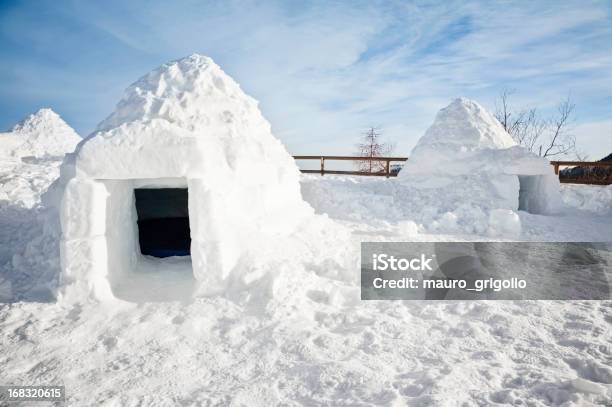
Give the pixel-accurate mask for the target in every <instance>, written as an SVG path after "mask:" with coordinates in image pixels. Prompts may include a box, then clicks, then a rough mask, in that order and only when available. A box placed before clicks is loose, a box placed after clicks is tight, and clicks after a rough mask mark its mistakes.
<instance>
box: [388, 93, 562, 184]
mask: <svg viewBox="0 0 612 407" xmlns="http://www.w3.org/2000/svg"><path fill="white" fill-rule="evenodd" d="M550 172H552V169H551V167H550V165H549V164H548V161H546V160H545V159H542V158H541V157H538V156H536V155H535V154H532V153H530V152H529V151H528V150H526V149H525V148H523V147H520V146H519V145H518V144H517V143H516V142H515V141H514V140H513V139H512V137H511V136H510V135H509V134H508V133H507V132H506V131H505V130H504V128H503V127H502V125H501V124H500V123H499V122H498V121H497V119H495V117H493V115H492V114H491V113H489V112H488V111H487V110H486V109H485V108H484V107H482V106H481V105H480V104H478V103H476V102H475V101H473V100H469V99H465V98H458V99H455V100H453V101H452V102H451V104H450V105H448V106H446V107H445V108H443V109H441V110H440V111H439V112H438V114H437V115H436V118H435V120H434V122H433V124H432V125H431V126H430V127H429V128H428V129H427V131H426V132H425V134H424V135H423V137H421V138H420V139H419V141H418V142H417V144H416V146H415V147H414V148H413V149H412V152H411V153H410V156H409V160H408V162H407V163H406V165H405V166H404V169H403V170H402V171H401V172H400V179H403V180H405V181H414V180H418V176H417V174H420V176H421V177H422V176H423V175H424V174H428V175H432V174H438V175H450V176H452V175H461V174H474V173H487V174H499V173H508V174H525V175H528V174H547V173H550ZM426 178H427V177H424V178H423V179H426Z"/></svg>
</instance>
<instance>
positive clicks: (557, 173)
mask: <svg viewBox="0 0 612 407" xmlns="http://www.w3.org/2000/svg"><path fill="white" fill-rule="evenodd" d="M555 175H559V164H555Z"/></svg>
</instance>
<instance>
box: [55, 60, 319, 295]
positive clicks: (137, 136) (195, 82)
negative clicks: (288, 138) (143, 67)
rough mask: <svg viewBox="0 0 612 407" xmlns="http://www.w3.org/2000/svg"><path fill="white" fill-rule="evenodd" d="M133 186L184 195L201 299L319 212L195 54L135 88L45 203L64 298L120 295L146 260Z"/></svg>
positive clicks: (239, 102)
mask: <svg viewBox="0 0 612 407" xmlns="http://www.w3.org/2000/svg"><path fill="white" fill-rule="evenodd" d="M136 188H187V190H188V207H189V209H188V210H189V226H190V231H191V261H190V262H188V264H187V267H191V268H192V273H193V277H194V278H195V284H196V285H197V291H198V292H200V293H208V292H218V291H220V290H223V289H224V288H225V287H226V286H227V284H229V282H230V280H231V276H232V273H236V272H238V271H237V270H238V267H236V266H237V264H238V263H239V261H240V259H241V258H242V257H243V256H247V255H249V256H251V258H254V259H256V261H264V262H265V261H266V259H265V258H262V257H264V256H265V255H264V254H263V252H264V251H263V250H261V248H262V247H263V246H266V245H268V246H272V245H275V244H276V243H275V242H277V241H278V240H279V239H283V237H284V236H287V235H288V234H290V233H291V232H292V231H294V230H295V229H296V228H297V227H298V225H299V224H301V223H304V222H305V221H306V220H308V219H309V218H311V217H313V216H314V215H313V210H312V208H311V207H310V206H309V205H308V204H306V203H305V202H304V201H303V200H302V197H301V194H300V186H299V170H298V168H297V167H296V165H295V163H294V160H293V158H292V157H291V156H290V155H289V154H288V153H287V151H286V150H285V148H284V147H283V145H282V144H281V143H280V142H279V140H277V139H276V138H275V137H274V136H273V135H272V133H271V129H270V124H269V123H268V122H267V121H266V120H265V119H264V118H263V116H262V114H261V113H260V111H259V109H258V106H257V102H256V101H255V100H254V99H252V98H251V97H249V96H247V95H246V94H244V93H243V91H242V90H241V89H240V87H239V85H238V84H237V83H236V82H234V80H232V79H231V78H230V77H229V76H228V75H226V74H225V73H224V72H223V71H222V70H221V69H220V68H219V66H217V65H216V64H215V63H214V62H213V61H212V60H211V59H210V58H208V57H205V56H201V55H197V54H194V55H191V56H189V57H187V58H184V59H181V60H177V61H174V62H170V63H167V64H164V65H162V66H161V67H159V68H157V69H155V70H154V71H152V72H151V73H149V74H147V75H145V76H144V77H142V78H141V79H139V80H138V81H137V82H136V83H134V84H133V85H131V86H130V87H129V88H128V89H127V91H126V93H125V96H124V97H123V99H122V100H121V101H120V102H119V104H118V105H117V108H116V110H115V111H114V112H113V113H112V114H111V115H110V116H109V117H108V118H107V119H105V120H104V121H102V122H101V123H100V124H99V126H98V128H97V130H96V131H95V132H94V133H93V134H92V135H91V136H90V137H88V138H87V139H86V140H84V141H83V142H82V143H81V144H80V145H79V147H78V148H77V151H76V152H75V154H73V155H72V156H70V157H68V158H67V160H66V161H65V163H64V166H63V168H62V175H61V178H60V180H59V182H58V183H57V186H56V191H55V192H54V193H51V194H50V197H49V199H50V200H55V201H56V202H57V201H59V200H60V199H61V205H60V206H61V209H60V212H61V231H62V236H61V245H60V246H61V247H60V248H61V250H60V251H61V269H62V271H61V292H62V295H63V296H64V297H70V296H71V295H77V296H78V295H82V294H83V293H86V294H89V295H91V296H92V297H94V298H98V299H103V298H110V297H113V285H120V284H121V282H122V281H123V279H124V277H125V276H127V275H129V274H130V273H134V270H142V269H143V268H146V264H149V263H150V261H151V258H145V256H143V255H142V254H141V253H140V251H139V248H138V243H137V242H138V227H137V219H136V210H135V203H134V202H135V201H134V199H135V198H134V189H136ZM155 261H156V262H158V263H159V264H164V262H167V263H168V264H170V262H171V261H172V260H171V259H156V260H155Z"/></svg>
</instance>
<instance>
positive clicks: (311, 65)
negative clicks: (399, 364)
mask: <svg viewBox="0 0 612 407" xmlns="http://www.w3.org/2000/svg"><path fill="white" fill-rule="evenodd" d="M45 4H46V5H45V7H46V8H48V9H45V10H41V9H40V7H41V6H40V5H36V4H35V3H32V4H25V5H17V6H15V7H12V8H8V9H5V10H3V11H2V15H0V27H2V28H0V36H1V37H0V40H5V39H6V40H8V41H9V42H10V43H11V44H13V47H11V48H10V49H4V50H1V51H0V53H1V56H2V59H3V61H4V60H8V61H11V62H10V68H2V69H3V73H4V72H5V71H6V74H7V75H8V76H10V77H12V78H14V80H13V81H12V82H11V84H9V85H6V84H5V85H0V94H1V95H3V96H6V95H10V96H11V100H12V101H16V102H17V103H16V105H17V106H23V107H24V108H25V107H29V106H31V105H33V104H34V103H35V101H36V98H37V95H43V96H44V97H43V99H44V100H48V101H49V104H51V105H52V106H53V101H54V99H56V100H58V101H59V104H60V105H61V110H63V111H61V113H64V112H65V113H66V115H67V116H68V118H69V119H73V121H75V122H76V124H77V127H78V129H79V130H80V131H81V132H84V131H87V130H90V129H92V128H93V127H94V126H95V124H96V123H95V121H94V118H96V119H97V120H99V119H102V118H103V117H104V116H105V115H106V114H107V113H109V111H110V110H111V109H112V103H113V101H114V100H116V99H117V98H118V97H119V96H120V93H121V89H122V88H124V87H125V86H127V85H128V84H129V83H130V82H132V81H134V80H135V79H136V78H137V76H138V75H140V74H143V73H145V72H146V71H148V70H150V69H151V68H153V67H154V66H155V65H158V64H159V63H161V62H164V61H166V60H168V59H174V58H178V57H180V56H183V55H186V54H189V53H191V52H202V53H205V54H208V55H210V56H212V57H213V58H214V59H215V60H216V61H217V62H218V63H219V64H220V65H221V66H222V67H223V68H224V70H226V71H227V72H228V73H229V74H230V75H232V76H233V77H234V78H235V79H237V80H238V82H240V83H241V85H242V86H243V88H244V89H245V90H246V91H247V92H248V93H250V94H251V95H253V96H254V97H255V98H257V99H259V100H260V101H261V107H262V110H263V111H264V114H265V115H266V116H267V117H268V118H269V119H270V121H271V122H272V124H273V128H274V131H275V132H276V134H277V135H278V136H279V137H280V138H281V139H283V141H284V142H285V143H286V144H287V145H288V146H289V148H290V150H291V151H294V152H296V153H317V152H326V153H347V152H350V151H351V149H352V146H353V144H354V141H355V138H356V137H357V136H358V134H359V133H360V130H361V129H363V128H364V127H366V126H368V125H379V126H382V127H383V129H387V130H386V133H385V134H386V135H387V136H388V137H390V138H394V139H395V141H397V144H398V152H400V153H404V154H406V153H408V152H409V150H410V148H411V146H412V144H413V143H414V142H415V141H416V139H417V138H418V137H419V136H420V135H421V134H422V132H423V131H424V130H425V128H426V127H427V125H428V124H429V123H431V121H432V120H433V117H434V115H435V112H436V111H437V110H438V109H440V108H441V107H443V106H444V105H445V104H447V103H448V101H449V99H450V98H452V97H456V96H459V95H465V96H468V97H473V98H475V99H477V100H479V101H481V102H482V103H484V104H485V105H488V106H490V107H492V106H493V101H494V99H495V97H496V95H497V94H498V93H499V91H500V90H501V89H502V88H504V87H509V88H514V89H516V93H515V99H516V103H517V104H518V105H538V106H542V107H543V108H544V109H550V108H553V107H554V105H555V103H556V102H557V101H558V100H559V99H561V98H563V97H565V96H566V95H567V94H568V93H571V95H572V97H573V98H574V99H575V101H576V103H577V107H578V108H577V111H578V113H579V117H578V118H579V120H580V122H581V123H582V124H583V125H585V126H587V125H588V123H590V122H603V121H605V120H608V119H609V111H610V108H611V107H612V100H611V99H610V95H611V94H612V52H611V51H612V46H611V45H610V44H612V28H611V27H612V24H611V22H612V21H611V20H612V19H611V14H612V11H611V6H610V5H609V4H606V3H602V2H588V1H580V2H563V3H559V2H550V3H548V2H511V3H510V2H504V3H501V2H476V1H473V2H444V3H440V4H437V5H436V4H429V5H423V4H420V2H419V3H417V2H414V3H412V2H404V1H397V2H392V1H386V2H383V1H379V2H371V1H361V2H325V1H314V2H280V1H279V2H255V1H230V2H200V1H186V2H182V3H181V4H180V5H177V4H176V3H174V2H144V1H142V2H141V1H136V2H119V1H116V2H115V1H113V2H104V3H97V2H91V3H86V2H80V1H75V2H71V3H62V4H60V5H54V4H53V5H49V4H47V3H45ZM43 11H44V13H43ZM45 16H46V17H45ZM66 38H68V40H67V41H68V42H67V43H64V41H66ZM22 50H27V52H24V51H22ZM58 61H66V62H65V63H64V64H62V63H60V62H58ZM71 84H74V85H71ZM20 89H27V90H25V91H23V93H20ZM71 101H74V102H73V103H71ZM88 101H89V102H88ZM0 103H2V105H0V106H1V107H5V106H6V104H7V102H0ZM16 110H17V109H15V108H12V110H9V111H16ZM76 112H78V113H76ZM23 113H25V112H23ZM84 118H85V119H84ZM11 119H12V117H11ZM2 120H5V118H2ZM0 124H5V125H8V124H10V123H4V122H2V123H0ZM586 140H590V139H589V138H588V137H585V142H588V141H586ZM579 142H580V140H579ZM599 145H600V146H599V148H603V149H607V150H612V139H611V140H609V141H608V144H607V145H606V144H605V143H604V144H603V145H601V143H599ZM583 147H584V146H583Z"/></svg>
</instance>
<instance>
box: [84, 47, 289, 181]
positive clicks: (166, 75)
mask: <svg viewBox="0 0 612 407" xmlns="http://www.w3.org/2000/svg"><path fill="white" fill-rule="evenodd" d="M263 161H266V162H267V164H266V168H267V169H266V171H270V170H272V169H274V171H275V172H283V173H293V172H295V173H296V174H297V173H298V171H297V167H296V166H295V163H294V162H293V159H292V158H291V156H290V155H289V154H288V153H287V151H286V150H285V148H284V146H283V145H282V144H281V143H280V142H279V140H278V139H276V138H275V137H274V136H273V135H272V132H271V127H270V124H269V123H268V121H267V120H266V119H265V118H264V117H263V116H262V114H261V112H260V111H259V108H258V106H257V101H256V100H255V99H253V98H252V97H250V96H248V95H246V94H245V93H244V92H243V91H242V89H240V86H239V85H238V84H237V83H236V82H235V81H234V80H233V79H232V78H230V77H229V76H228V75H227V74H226V73H225V72H223V70H222V69H221V68H220V67H219V66H218V65H217V64H215V63H214V62H213V60H212V59H210V58H209V57H206V56H203V55H198V54H193V55H190V56H188V57H185V58H183V59H179V60H176V61H172V62H168V63H165V64H163V65H161V66H160V67H159V68H157V69H155V70H153V71H152V72H150V73H148V74H147V75H145V76H143V77H142V78H140V79H139V80H138V81H136V82H135V83H134V84H132V85H131V86H129V87H128V88H127V90H126V92H125V95H124V96H123V98H122V99H121V101H120V102H119V103H118V104H117V107H116V109H115V111H114V112H113V113H112V114H111V115H110V116H108V118H106V119H105V120H104V121H102V122H101V123H100V124H99V125H98V129H97V131H96V132H94V133H93V134H92V135H91V136H90V137H89V139H88V140H87V142H85V143H84V144H83V145H82V147H81V149H80V151H79V153H78V157H77V168H78V169H80V170H82V171H83V172H85V173H87V174H89V175H90V176H95V177H106V178H115V179H117V178H126V177H141V178H156V177H181V176H186V175H188V174H189V175H190V176H194V174H196V173H198V174H199V175H200V176H201V175H203V174H205V173H207V174H210V173H211V171H212V170H213V169H215V170H214V171H215V172H216V173H218V172H219V169H220V168H221V169H222V168H225V167H229V168H230V170H231V171H233V172H236V171H240V172H244V175H243V177H251V176H255V175H253V174H254V173H255V172H257V171H255V169H256V168H259V167H262V162H263ZM291 177H293V175H291Z"/></svg>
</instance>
